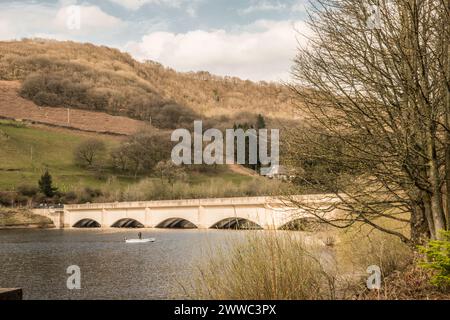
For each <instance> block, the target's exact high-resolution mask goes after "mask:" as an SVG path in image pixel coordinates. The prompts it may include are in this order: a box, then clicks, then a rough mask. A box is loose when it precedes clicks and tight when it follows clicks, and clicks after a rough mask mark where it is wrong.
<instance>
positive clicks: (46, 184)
mask: <svg viewBox="0 0 450 320" xmlns="http://www.w3.org/2000/svg"><path fill="white" fill-rule="evenodd" d="M52 184H53V181H52V176H51V175H50V173H49V172H48V170H45V173H44V174H43V175H42V176H41V178H40V179H39V190H40V191H41V192H42V193H43V194H45V196H47V197H49V198H51V197H53V196H54V195H55V192H56V191H57V190H58V188H54V187H53V185H52Z"/></svg>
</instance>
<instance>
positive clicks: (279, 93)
mask: <svg viewBox="0 0 450 320" xmlns="http://www.w3.org/2000/svg"><path fill="white" fill-rule="evenodd" d="M0 80H19V81H21V82H22V87H21V90H20V95H21V96H22V97H24V98H26V99H29V100H32V101H33V102H35V103H36V104H37V105H41V106H51V107H70V108H75V109H85V110H90V111H100V112H106V113H109V114H111V115H120V116H126V117H130V118H134V119H137V120H143V121H146V122H148V121H151V123H152V125H153V126H156V127H159V128H161V129H172V128H176V127H182V126H186V125H189V124H192V121H193V120H194V119H199V118H203V119H207V121H210V124H211V125H216V126H219V127H220V126H230V125H232V123H233V122H235V121H236V119H239V121H240V122H244V121H247V120H248V121H252V120H253V115H254V114H255V113H262V114H264V115H265V116H266V117H272V118H278V119H292V118H293V115H292V105H291V103H290V92H289V90H288V89H287V88H285V87H284V86H282V85H280V84H275V83H265V82H260V83H254V82H251V81H244V80H240V79H238V78H235V77H218V76H214V75H211V74H209V73H207V72H196V73H179V72H176V71H174V70H172V69H169V68H165V67H163V66H162V65H161V64H159V63H156V62H151V61H148V62H145V63H141V62H138V61H136V60H134V59H133V58H132V57H131V56H130V55H129V54H127V53H122V52H120V51H119V50H117V49H111V48H108V47H104V46H95V45H92V44H81V43H76V42H70V41H66V42H59V41H48V40H22V41H11V42H0Z"/></svg>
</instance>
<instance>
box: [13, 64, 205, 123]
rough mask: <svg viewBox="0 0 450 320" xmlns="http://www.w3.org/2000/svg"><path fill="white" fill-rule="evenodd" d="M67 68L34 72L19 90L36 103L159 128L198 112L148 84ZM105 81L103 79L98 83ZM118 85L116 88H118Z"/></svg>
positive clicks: (183, 120)
mask: <svg viewBox="0 0 450 320" xmlns="http://www.w3.org/2000/svg"><path fill="white" fill-rule="evenodd" d="M66 64H67V65H68V67H67V71H57V72H50V73H48V72H37V73H32V74H30V75H29V76H28V77H27V78H26V79H25V80H24V82H23V84H22V88H21V91H20V94H21V95H22V97H24V98H27V99H30V100H32V101H33V102H34V103H36V104H37V105H40V106H50V107H68V108H77V109H86V110H91V111H102V112H106V113H109V114H112V115H122V116H127V117H130V118H134V119H138V120H143V121H148V122H151V124H152V125H154V126H155V127H158V128H161V129H175V128H178V127H183V126H187V125H189V124H190V123H192V121H194V119H199V118H200V116H199V115H197V114H196V113H195V112H194V111H192V110H191V109H190V108H188V107H186V106H181V105H179V104H177V103H175V102H173V101H170V100H166V99H164V98H162V97H161V96H159V95H158V94H157V93H156V92H155V91H154V90H152V89H151V88H150V86H149V85H144V84H141V85H134V84H130V83H129V82H130V79H127V78H121V77H118V76H116V75H110V76H109V77H107V75H103V78H100V79H98V78H97V77H98V75H92V72H91V71H90V70H89V69H86V68H81V70H80V71H79V72H78V73H72V72H71V69H72V68H71V67H69V66H70V63H69V62H68V63H66ZM102 80H103V81H107V80H108V82H107V83H102ZM119 87H120V89H119Z"/></svg>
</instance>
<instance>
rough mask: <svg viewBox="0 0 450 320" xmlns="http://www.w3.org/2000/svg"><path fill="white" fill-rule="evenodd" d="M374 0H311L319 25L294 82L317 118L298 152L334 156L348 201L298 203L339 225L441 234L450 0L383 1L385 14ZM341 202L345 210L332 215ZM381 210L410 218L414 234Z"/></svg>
mask: <svg viewBox="0 0 450 320" xmlns="http://www.w3.org/2000/svg"><path fill="white" fill-rule="evenodd" d="M368 4H370V1H367V0H365V1H363V0H339V1H337V0H317V1H315V2H314V3H311V6H312V8H311V10H310V12H309V27H310V28H311V30H312V34H313V35H312V36H311V37H310V38H309V43H308V45H307V46H305V47H303V48H300V49H299V54H298V56H297V58H296V60H295V66H294V69H293V75H294V77H295V79H296V83H295V84H292V85H291V89H292V90H293V91H294V93H295V95H296V97H297V101H298V103H297V106H298V108H300V109H301V110H302V111H303V112H304V114H305V120H306V122H307V126H306V127H305V128H302V129H301V134H298V133H297V134H292V135H290V136H291V137H292V139H291V141H290V142H289V146H290V147H291V148H290V149H291V151H292V154H291V155H292V157H291V161H292V162H293V163H294V164H296V165H301V163H302V161H306V160H316V161H321V162H322V163H328V164H329V168H334V169H332V170H330V171H329V172H328V174H329V175H330V177H331V178H332V179H331V180H332V181H333V185H332V186H330V188H329V189H330V190H331V191H332V192H333V194H334V195H333V197H334V198H337V199H339V201H337V202H330V203H332V204H330V205H329V206H327V207H326V208H325V207H323V206H322V207H316V206H310V205H306V204H304V203H296V205H298V206H299V207H302V208H304V209H307V210H309V211H310V212H312V213H313V214H315V215H316V216H318V217H320V218H321V219H323V220H326V221H327V222H329V223H332V224H334V225H336V226H338V227H347V226H349V225H351V224H353V223H355V222H357V221H359V222H363V223H367V224H369V225H371V226H373V227H374V228H377V229H379V230H382V231H385V232H388V233H390V234H394V235H396V236H398V237H400V238H401V239H402V240H404V241H405V242H408V243H416V242H419V241H420V240H421V239H423V238H424V237H431V238H438V237H439V230H442V229H446V228H448V227H449V224H450V221H449V211H450V201H449V200H450V148H449V146H450V136H449V135H450V131H449V128H450V127H449V119H448V117H449V115H450V105H449V103H450V100H449V99H450V98H449V88H450V75H449V68H450V67H449V43H450V41H449V39H450V36H449V33H450V31H449V28H450V27H449V26H450V10H449V6H450V1H448V0H389V1H388V0H380V1H373V2H372V4H376V5H377V6H376V7H375V8H376V9H375V11H376V12H375V14H376V17H375V19H376V21H375V23H369V22H370V21H371V17H372V18H373V16H371V15H373V12H372V11H371V7H369V6H368ZM372 22H373V21H372ZM325 142H326V143H325ZM330 142H331V143H330ZM299 145H301V147H298V146H299ZM336 163H339V169H338V170H336V169H335V168H336V166H335V164H336ZM349 177H350V178H349ZM293 201H294V200H293ZM334 209H339V210H340V212H341V213H342V214H341V215H339V216H338V217H335V218H332V219H328V218H327V217H328V216H329V215H326V213H327V212H329V211H332V210H334ZM381 217H383V218H384V219H379V218H381ZM381 220H384V221H386V220H387V221H389V220H393V221H397V222H403V223H405V224H409V225H410V227H411V235H410V236H408V235H405V234H404V233H402V232H400V231H398V230H395V229H393V228H389V227H388V226H386V225H385V224H382V223H379V221H381Z"/></svg>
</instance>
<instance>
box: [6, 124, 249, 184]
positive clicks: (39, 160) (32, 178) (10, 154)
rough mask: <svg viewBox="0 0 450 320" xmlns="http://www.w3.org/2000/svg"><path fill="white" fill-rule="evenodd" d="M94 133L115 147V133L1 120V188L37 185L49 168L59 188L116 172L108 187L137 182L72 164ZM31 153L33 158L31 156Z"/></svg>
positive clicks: (232, 176)
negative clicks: (108, 133) (75, 153)
mask: <svg viewBox="0 0 450 320" xmlns="http://www.w3.org/2000/svg"><path fill="white" fill-rule="evenodd" d="M92 137H95V138H97V139H101V140H103V141H104V142H105V144H106V145H107V147H108V148H114V147H115V146H117V145H118V144H119V143H120V139H121V138H118V137H114V136H107V135H96V134H88V133H83V132H78V131H71V130H65V129H56V128H51V127H43V126H39V127H35V126H26V125H24V124H21V123H17V122H12V121H5V120H0V150H1V152H0V190H15V189H16V188H17V187H18V186H19V185H21V184H30V185H36V183H37V181H38V179H39V177H40V175H41V174H42V170H44V169H45V168H46V167H48V168H49V170H50V172H51V174H52V176H53V180H54V182H55V184H56V186H57V187H58V188H59V189H60V190H61V191H69V190H73V189H74V188H76V187H84V186H89V187H91V188H95V187H101V186H104V185H105V184H106V183H107V179H108V177H109V176H115V177H117V179H115V180H114V182H113V183H112V185H110V186H109V187H111V188H116V187H124V186H127V185H130V184H134V183H136V181H135V180H134V178H133V177H132V176H127V175H123V174H121V173H117V172H111V171H109V172H108V171H107V172H105V173H104V174H102V177H101V178H99V176H98V175H97V174H96V173H95V172H93V171H90V170H86V169H83V168H79V167H77V166H75V165H74V164H73V150H74V148H76V146H78V145H79V143H81V142H82V141H83V140H85V139H89V138H92ZM31 154H32V158H31ZM212 177H217V175H214V174H210V175H206V174H193V175H191V176H190V177H189V181H190V182H191V183H201V182H204V181H206V180H208V179H211V178H212ZM219 177H220V178H222V179H224V180H225V181H230V182H232V183H241V182H243V181H245V180H250V179H251V177H247V176H244V175H240V174H237V173H233V172H231V171H229V170H223V171H221V172H220V175H219Z"/></svg>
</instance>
